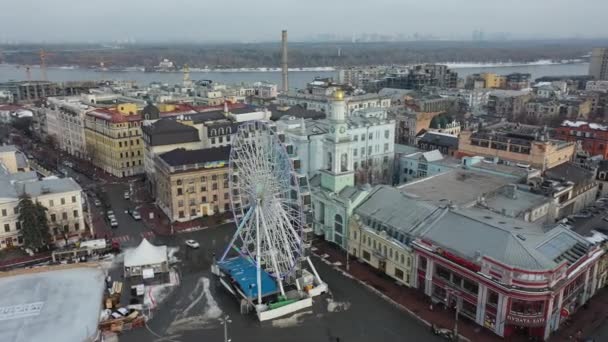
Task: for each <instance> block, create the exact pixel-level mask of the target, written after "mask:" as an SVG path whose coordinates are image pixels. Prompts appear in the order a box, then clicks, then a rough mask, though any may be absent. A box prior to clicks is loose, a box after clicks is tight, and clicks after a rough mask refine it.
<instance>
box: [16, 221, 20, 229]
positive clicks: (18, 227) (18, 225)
mask: <svg viewBox="0 0 608 342" xmlns="http://www.w3.org/2000/svg"><path fill="white" fill-rule="evenodd" d="M15 228H17V230H21V222H19V221H17V222H16V223H15Z"/></svg>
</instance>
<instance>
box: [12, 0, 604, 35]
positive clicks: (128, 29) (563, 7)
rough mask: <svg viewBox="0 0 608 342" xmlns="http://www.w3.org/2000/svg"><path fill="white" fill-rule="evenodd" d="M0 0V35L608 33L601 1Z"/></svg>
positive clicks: (602, 1)
mask: <svg viewBox="0 0 608 342" xmlns="http://www.w3.org/2000/svg"><path fill="white" fill-rule="evenodd" d="M5 1H6V0H5ZM2 8H3V10H2V11H0V43H7V42H49V43H58V42H91V43H94V42H127V41H130V42H171V41H173V42H268V41H278V40H279V39H280V31H281V30H282V29H287V30H288V31H289V36H290V40H292V41H310V40H337V39H339V40H352V39H356V40H366V39H378V38H381V39H388V40H412V39H415V38H419V39H450V40H470V39H473V37H477V38H478V39H479V38H480V37H481V38H483V39H547V38H573V37H578V38H605V37H608V33H607V32H606V30H605V25H604V20H605V18H604V17H605V13H606V12H608V1H606V0H584V1H579V2H576V3H574V2H572V1H571V0H532V1H530V0H509V1H500V2H499V1H489V0H424V1H423V0H374V1H352V0H350V1H349V0H332V1H327V0H323V1H321V0H308V1H298V0H264V1H258V2H251V1H245V0H232V1H231V2H230V3H229V6H226V3H225V2H219V1H216V2H211V1H201V0H181V1H176V2H170V1H167V0H164V1H159V0H104V1H103V2H98V1H82V0H53V1H46V0H22V1H14V2H10V3H8V2H7V3H5V4H3V5H2ZM476 31H477V32H479V31H482V32H483V34H482V35H481V36H480V35H479V34H478V33H474V32H476ZM364 35H367V36H365V37H364Z"/></svg>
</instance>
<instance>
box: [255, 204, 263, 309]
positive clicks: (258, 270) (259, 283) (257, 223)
mask: <svg viewBox="0 0 608 342" xmlns="http://www.w3.org/2000/svg"><path fill="white" fill-rule="evenodd" d="M255 226H256V230H257V231H256V232H255V240H256V244H255V248H256V251H255V271H256V280H257V286H258V305H262V265H261V264H260V261H261V257H260V254H261V252H260V215H259V209H258V208H257V207H256V210H255Z"/></svg>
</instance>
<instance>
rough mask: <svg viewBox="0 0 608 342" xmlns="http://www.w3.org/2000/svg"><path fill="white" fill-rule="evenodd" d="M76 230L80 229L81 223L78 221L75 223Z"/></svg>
mask: <svg viewBox="0 0 608 342" xmlns="http://www.w3.org/2000/svg"><path fill="white" fill-rule="evenodd" d="M74 230H80V224H79V223H78V222H76V223H74Z"/></svg>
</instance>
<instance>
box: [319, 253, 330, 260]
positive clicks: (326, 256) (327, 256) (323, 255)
mask: <svg viewBox="0 0 608 342" xmlns="http://www.w3.org/2000/svg"><path fill="white" fill-rule="evenodd" d="M320 257H321V258H323V259H327V258H329V254H327V253H325V254H322V255H320Z"/></svg>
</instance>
